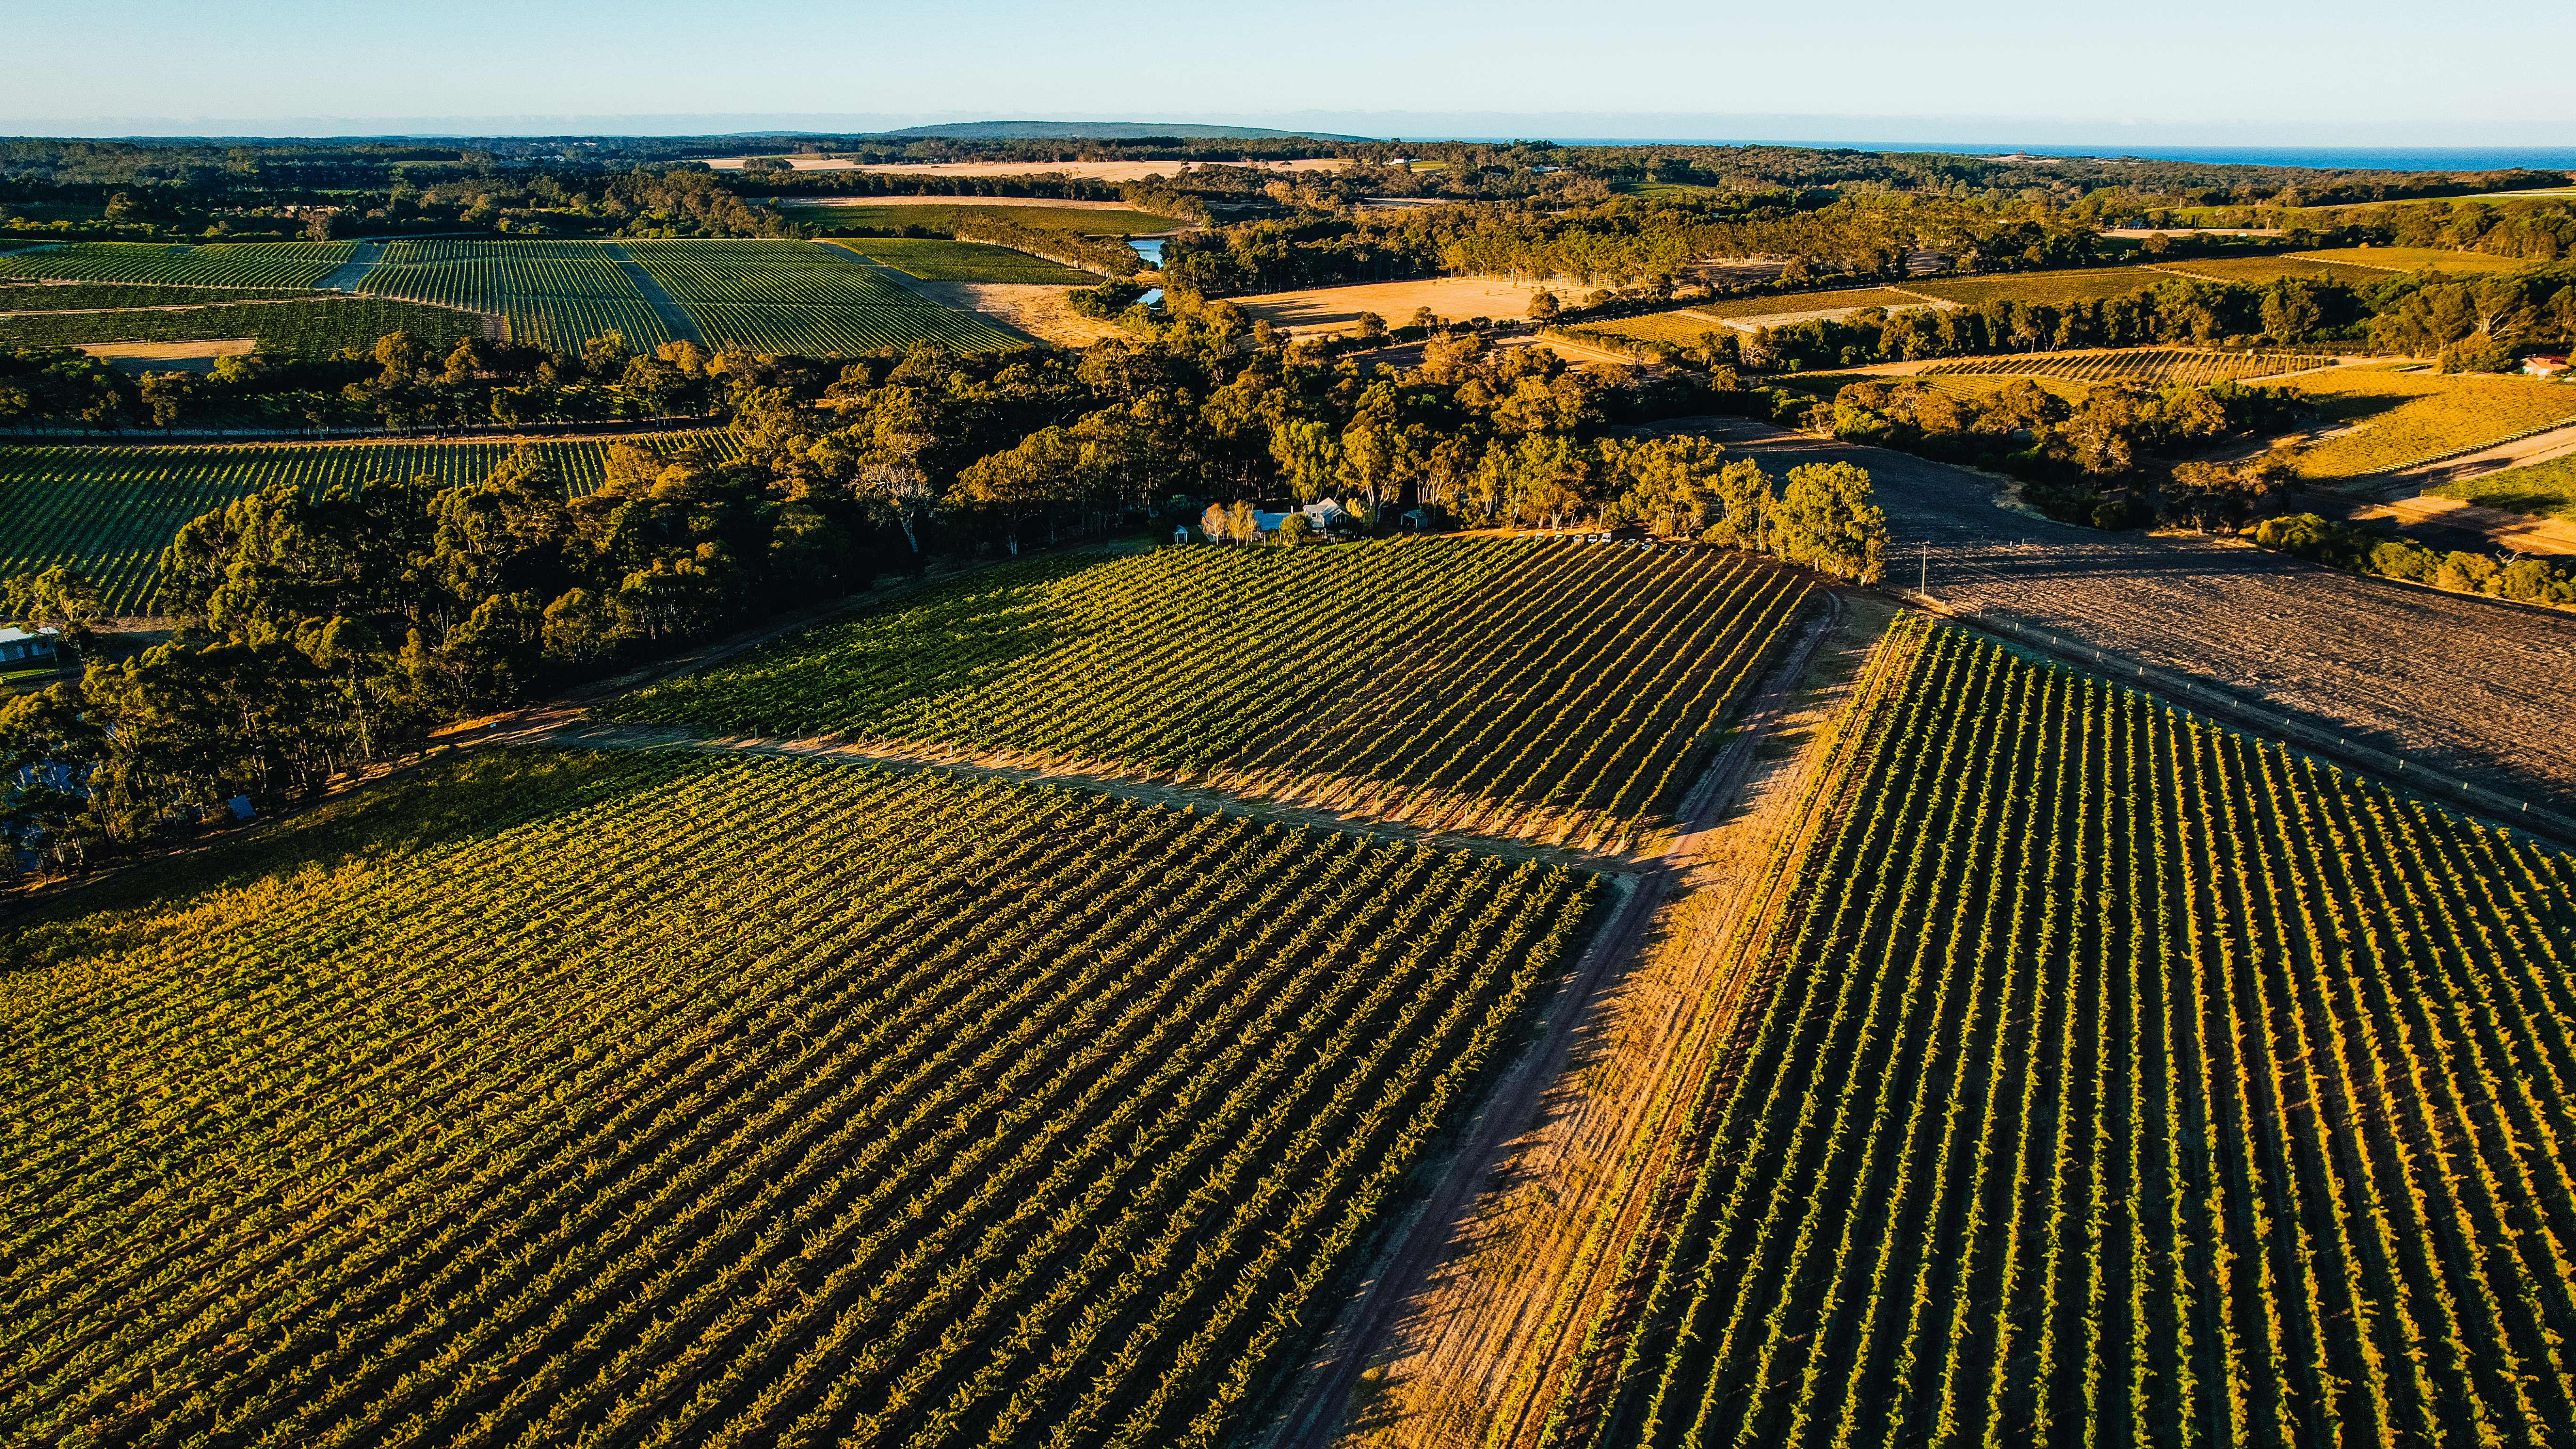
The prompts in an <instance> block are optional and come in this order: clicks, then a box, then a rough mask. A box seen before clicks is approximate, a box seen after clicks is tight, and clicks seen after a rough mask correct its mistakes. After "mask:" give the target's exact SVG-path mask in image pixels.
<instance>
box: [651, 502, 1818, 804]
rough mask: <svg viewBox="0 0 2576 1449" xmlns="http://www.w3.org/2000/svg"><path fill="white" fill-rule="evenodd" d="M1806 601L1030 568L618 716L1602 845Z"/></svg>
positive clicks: (1646, 573) (1562, 582)
mask: <svg viewBox="0 0 2576 1449" xmlns="http://www.w3.org/2000/svg"><path fill="white" fill-rule="evenodd" d="M1804 597H1805V586H1804V585H1803V584H1801V583H1799V582H1797V581H1796V579H1795V578H1794V577H1793V576H1791V575H1789V574H1786V573H1783V572H1780V571H1778V570H1774V569H1771V568H1768V567H1765V566H1761V565H1756V564H1752V563H1749V562H1746V561H1744V560H1743V559H1741V558H1740V557H1739V556H1735V555H1731V554H1714V553H1702V552H1698V551H1668V550H1656V549H1630V548H1605V547H1596V546H1587V545H1582V544H1575V543H1568V542H1556V541H1548V542H1539V541H1522V540H1506V539H1491V538H1486V539H1438V540H1427V541H1402V540H1397V541H1387V542H1380V543H1368V544H1350V545H1340V546H1335V547H1329V548H1310V549H1304V550H1279V549H1229V548H1223V547H1218V546H1213V545H1208V546H1194V547H1189V548H1177V549H1164V550H1158V551H1156V552H1154V553H1151V554H1146V555H1135V556H1130V557H1126V558H1120V559H1112V560H1102V559H1099V558H1096V557H1094V558H1071V559H1064V558H1056V559H1045V560H1032V561H1030V562H1026V563H1021V564H1016V565H1013V566H1010V567H1008V568H1005V569H1000V570H995V571H993V572H990V573H986V574H981V575H977V576H975V577H973V578H970V579H965V580H961V581H958V582H956V583H953V584H950V585H948V586H946V587H944V588H942V589H939V590H937V591H935V592H933V593H931V594H929V595H926V596H923V597H921V598H918V599H916V600H912V601H907V602H904V603H901V604H898V605H892V606H889V607H886V608H881V609H878V610H874V611H871V612H869V613H866V614H863V615H860V616H858V617H857V618H855V619H852V620H849V621H847V622H841V623H835V624H831V625H826V626H823V627H821V628H819V629H816V630H814V631H812V632H810V633H807V634H803V635H799V636H796V637H793V638H790V639H786V640H782V641H780V642H779V643H777V644H774V645H771V646H769V647H768V648H767V649H765V650H764V651H762V652H760V653H757V654H753V655H750V656H746V657H745V658H743V659H742V660H740V661H738V662H735V663H731V664H728V665H726V666H724V667H721V668H716V669H712V670H708V671H705V672H703V673H699V674H695V675H691V676H689V677H686V678H683V679H680V680H676V681H673V682H671V683H668V684H665V685H661V686H659V687H656V688H654V689H650V690H646V691H644V692H642V693H640V694H638V695H635V696H631V697H629V698H628V699H626V700H624V701H621V702H620V703H619V704H618V705H617V706H616V713H617V714H618V715H619V716H620V717H622V718H626V719H633V720H650V721H663V722H681V723H691V724H700V725H707V726H714V727H720V728H726V729H735V730H742V731H745V732H749V733H755V734H776V735H795V736H807V735H818V734H826V733H831V734H840V735H844V736H849V737H854V738H857V739H861V740H866V741H872V742H874V741H883V742H902V743H905V744H908V745H913V746H930V747H936V748H962V749H966V750H969V751H976V752H994V753H1000V754H1005V755H1010V756H1014V757H1023V756H1026V757H1049V758H1063V759H1070V760H1085V761H1104V762H1112V763H1115V764H1119V765H1122V766H1126V767H1129V768H1134V769H1139V770H1146V771H1167V770H1168V771H1180V772H1186V773H1192V774H1196V775H1199V776H1201V777H1203V778H1206V779H1209V780H1212V781H1215V782H1218V783H1221V784H1223V785H1224V786H1225V787H1226V788H1229V789H1235V790H1239V791H1243V792H1247V793H1251V794H1257V795H1266V796H1277V797H1283V798H1293V799H1300V800H1308V801H1314V802H1317V803H1323V804H1328V805H1330V806H1332V807H1334V808H1337V809H1343V810H1350V811H1355V812H1358V813H1363V814H1366V815H1369V816H1373V817H1375V818H1379V819H1389V820H1404V821H1412V822H1415V823H1419V824H1423V825H1426V826H1430V827H1433V828H1441V829H1475V830H1480V831H1485V832H1489V833H1497V834H1500V833H1510V834H1519V835H1525V836H1537V837H1544V838H1548V839H1554V840H1578V841H1584V842H1589V843H1609V842H1614V841H1617V840H1620V839H1622V838H1623V837H1624V835H1625V833H1626V832H1627V831H1628V830H1630V829H1632V828H1633V827H1634V826H1635V825H1636V824H1637V823H1638V822H1640V821H1641V820H1644V819H1646V818H1648V817H1651V816H1653V815H1654V814H1655V813H1656V812H1658V811H1659V810H1662V809H1664V808H1666V807H1668V806H1669V805H1670V804H1671V803H1672V801H1673V800H1674V798H1675V797H1676V795H1677V793H1678V792H1679V791H1680V790H1681V789H1683V788H1685V787H1686V786H1687V785H1688V783H1689V779H1690V765H1691V764H1692V762H1694V761H1695V760H1697V759H1699V758H1701V757H1702V752H1703V750H1704V749H1705V747H1706V746H1707V745H1708V744H1710V743H1711V742H1712V740H1713V738H1714V736H1715V733H1716V728H1717V723H1718V720H1719V718H1720V716H1721V715H1722V713H1723V712H1724V710H1725V708H1726V706H1727V705H1728V703H1729V702H1730V701H1732V700H1734V699H1735V698H1736V697H1737V696H1738V695H1739V694H1740V693H1741V692H1742V691H1743V690H1744V689H1745V688H1746V686H1747V684H1748V683H1749V681H1750V680H1751V679H1752V678H1753V676H1754V674H1755V672H1756V669H1757V666H1758V664H1759V663H1760V661H1761V660H1762V659H1763V658H1764V657H1765V655H1766V654H1767V652H1768V651H1769V649H1770V646H1771V644H1772V643H1773V641H1774V640H1776V639H1777V638H1778V637H1779V636H1780V635H1781V633H1782V631H1783V630H1784V629H1785V628H1786V626H1787V625H1788V623H1789V621H1790V620H1791V619H1792V618H1793V617H1795V615H1796V614H1797V612H1798V609H1799V607H1800V605H1801V603H1802V602H1803V600H1804ZM1358 641H1367V642H1366V643H1365V644H1362V643H1360V642H1358Z"/></svg>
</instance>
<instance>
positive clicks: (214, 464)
mask: <svg viewBox="0 0 2576 1449" xmlns="http://www.w3.org/2000/svg"><path fill="white" fill-rule="evenodd" d="M620 442H622V443H631V444H633V445H635V446H637V447H641V448H644V449H646V450H648V451H651V452H656V453H661V454H664V455H666V456H667V455H671V454H676V453H678V452H679V451H681V450H682V449H684V448H691V447H703V448H707V449H711V450H713V451H714V453H715V454H716V456H718V457H720V458H731V457H733V456H735V455H736V454H737V453H739V452H740V451H741V448H740V444H739V443H738V442H737V441H736V439H735V438H734V435H733V434H732V433H730V432H727V431H724V430H722V429H710V430H706V431H699V432H677V433H653V434H639V435H636V436H632V437H626V438H620V439H615V440H612V441H599V440H592V439H579V440H565V441H533V442H530V443H527V444H526V445H525V446H527V447H528V448H530V449H533V450H534V451H535V452H536V453H537V454H538V455H540V456H541V457H543V458H544V459H545V460H546V462H547V463H548V464H549V465H551V466H552V467H553V468H554V470H555V472H556V474H557V476H559V477H561V478H562V479H563V480H564V484H565V490H566V492H567V494H569V495H573V496H578V495H580V494H583V493H587V492H589V491H590V490H591V489H592V488H595V487H597V486H598V485H599V482H600V480H601V479H602V478H604V477H605V476H607V458H608V449H609V448H610V447H612V446H614V445H615V444H616V443H620ZM512 446H513V445H512V444H510V443H508V442H480V443H287V444H267V445H260V444H254V445H249V446H234V445H226V446H220V447H195V448H188V447H177V448H98V447H0V578H6V577H8V576H9V575H11V574H16V573H22V572H30V571H33V570H36V569H42V568H48V567H50V566H52V565H54V564H57V563H69V564H74V565H77V566H78V567H79V568H80V569H81V570H82V571H84V572H86V573H87V574H89V575H90V577H91V578H92V579H94V580H95V581H96V582H97V583H98V585H99V592H100V595H101V597H102V600H103V601H104V602H105V603H106V605H107V606H108V608H109V609H110V610H111V611H112V612H114V613H119V614H142V613H149V612H150V611H151V603H152V590H153V570H154V568H155V566H156V564H157V562H158V560H159V559H160V556H161V550H162V548H163V547H164V546H166V545H167V544H168V543H169V542H170V539H171V536H172V535H174V534H176V533H177V532H178V531H179V525H181V524H183V523H185V522H187V521H188V520H189V519H191V518H194V517H196V516H197V515H198V514H200V513H204V512H207V511H208V510H210V509H215V508H220V507H222V506H223V505H224V504H226V503H228V502H230V501H232V500H233V499H235V498H239V497H242V496H244V495H246V494H251V493H257V492H260V491H262V490H263V489H267V488H272V487H275V486H276V485H278V484H280V483H292V484H294V485H295V486H297V487H299V488H302V489H304V490H306V491H307V492H311V493H319V492H321V491H322V490H323V489H326V488H330V487H333V486H335V485H336V486H344V487H351V488H355V487H359V486H361V485H364V484H367V483H375V482H388V483H402V484H407V483H410V482H412V481H413V480H415V479H420V478H434V479H436V480H437V481H438V484H439V486H441V487H454V486H456V485H459V484H465V483H472V482H476V481H478V480H480V479H481V478H482V477H483V476H484V475H485V474H487V473H489V472H491V471H492V469H493V468H494V467H495V466H496V465H498V464H499V463H500V461H501V460H502V459H503V458H505V457H508V456H509V453H510V449H511V447H512Z"/></svg>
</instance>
